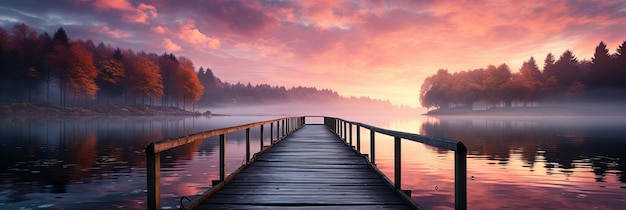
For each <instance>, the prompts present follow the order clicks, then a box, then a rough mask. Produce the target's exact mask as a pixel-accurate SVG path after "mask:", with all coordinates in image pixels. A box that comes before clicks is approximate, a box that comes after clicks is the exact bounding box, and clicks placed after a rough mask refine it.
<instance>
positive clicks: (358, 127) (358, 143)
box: [356, 124, 361, 153]
mask: <svg viewBox="0 0 626 210" xmlns="http://www.w3.org/2000/svg"><path fill="white" fill-rule="evenodd" d="M356 151H359V153H361V125H359V124H357V125H356Z"/></svg>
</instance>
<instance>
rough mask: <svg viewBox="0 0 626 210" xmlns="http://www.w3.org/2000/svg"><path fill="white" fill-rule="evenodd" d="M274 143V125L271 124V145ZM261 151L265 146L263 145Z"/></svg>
mask: <svg viewBox="0 0 626 210" xmlns="http://www.w3.org/2000/svg"><path fill="white" fill-rule="evenodd" d="M272 142H274V123H270V144H271V143H272ZM261 150H263V144H262V143H261Z"/></svg>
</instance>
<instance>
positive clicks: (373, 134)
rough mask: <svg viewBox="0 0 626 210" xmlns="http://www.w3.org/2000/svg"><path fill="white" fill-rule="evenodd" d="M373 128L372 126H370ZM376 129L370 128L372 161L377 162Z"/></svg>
mask: <svg viewBox="0 0 626 210" xmlns="http://www.w3.org/2000/svg"><path fill="white" fill-rule="evenodd" d="M370 129H371V128H370ZM375 134H376V133H375V132H374V130H370V162H372V164H376V139H375V138H374V136H375Z"/></svg>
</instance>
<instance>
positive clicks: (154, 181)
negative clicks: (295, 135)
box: [145, 116, 305, 209]
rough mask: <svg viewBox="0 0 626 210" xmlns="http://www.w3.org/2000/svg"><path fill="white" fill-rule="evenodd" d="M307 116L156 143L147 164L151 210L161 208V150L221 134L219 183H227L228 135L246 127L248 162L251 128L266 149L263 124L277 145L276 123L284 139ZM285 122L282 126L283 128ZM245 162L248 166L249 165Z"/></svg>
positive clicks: (205, 132) (150, 148) (213, 131)
mask: <svg viewBox="0 0 626 210" xmlns="http://www.w3.org/2000/svg"><path fill="white" fill-rule="evenodd" d="M304 120H305V118H304V117H303V116H297V117H285V118H279V119H274V120H267V121H262V122H255V123H250V124H245V125H240V126H233V127H228V128H221V129H215V130H210V131H204V132H200V133H195V134H191V135H188V136H183V137H179V138H175V139H169V140H163V141H157V142H153V143H151V144H150V145H148V147H146V149H145V152H146V164H147V167H146V168H147V170H146V171H147V172H146V173H147V184H148V195H147V197H148V202H147V205H148V209H161V198H160V197H161V192H160V177H161V175H160V171H161V158H160V153H161V152H163V151H166V150H169V149H173V148H176V147H180V146H183V145H185V144H189V143H192V142H195V141H198V140H203V139H206V138H208V137H213V136H218V135H219V137H220V139H219V142H220V147H219V148H220V179H219V182H224V180H225V179H226V171H225V168H226V164H225V156H226V151H225V145H226V134H228V133H232V132H235V131H241V130H246V162H245V164H248V163H249V162H250V161H251V160H250V128H253V127H257V126H259V127H260V135H261V136H260V141H261V150H263V148H264V146H263V140H264V136H263V126H264V125H266V124H270V142H271V144H272V145H273V144H274V143H275V141H274V123H276V141H278V140H281V139H282V138H284V137H286V136H287V135H289V134H290V133H292V132H293V131H295V130H297V129H299V128H300V127H302V126H303V125H304V122H305V121H304ZM281 124H282V129H281ZM245 164H244V165H245Z"/></svg>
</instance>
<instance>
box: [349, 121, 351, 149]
mask: <svg viewBox="0 0 626 210" xmlns="http://www.w3.org/2000/svg"><path fill="white" fill-rule="evenodd" d="M349 132H350V146H352V124H350V129H349Z"/></svg>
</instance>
